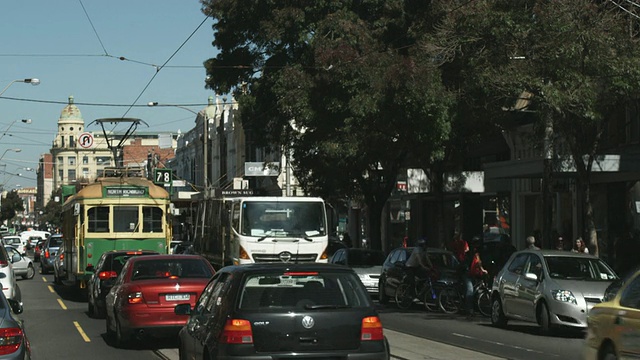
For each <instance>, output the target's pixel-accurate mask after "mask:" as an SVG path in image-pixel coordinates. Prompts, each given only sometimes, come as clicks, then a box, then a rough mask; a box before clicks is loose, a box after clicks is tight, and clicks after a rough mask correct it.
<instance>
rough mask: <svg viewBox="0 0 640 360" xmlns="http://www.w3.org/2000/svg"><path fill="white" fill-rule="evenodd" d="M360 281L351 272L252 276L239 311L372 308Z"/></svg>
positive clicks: (245, 287) (243, 293)
mask: <svg viewBox="0 0 640 360" xmlns="http://www.w3.org/2000/svg"><path fill="white" fill-rule="evenodd" d="M370 306H372V305H371V301H370V298H369V297H368V295H367V292H366V289H365V288H364V286H363V285H362V283H361V282H360V279H359V278H358V277H357V276H356V275H355V274H353V273H348V272H321V273H318V272H300V273H297V272H285V273H282V272H279V273H278V272H276V273H271V274H259V275H258V274H255V275H249V276H247V278H246V279H245V281H244V285H243V288H242V295H241V299H240V304H239V308H240V309H243V310H260V311H262V310H268V309H270V308H279V309H282V308H304V309H323V308H326V309H333V308H352V307H370Z"/></svg>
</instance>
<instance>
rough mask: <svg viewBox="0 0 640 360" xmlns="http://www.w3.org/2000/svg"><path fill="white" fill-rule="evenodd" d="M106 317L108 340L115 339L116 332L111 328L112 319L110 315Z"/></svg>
mask: <svg viewBox="0 0 640 360" xmlns="http://www.w3.org/2000/svg"><path fill="white" fill-rule="evenodd" d="M105 319H106V320H105V324H106V325H107V340H108V341H111V340H115V335H116V333H115V332H114V331H113V330H111V321H110V320H109V316H106V317H105Z"/></svg>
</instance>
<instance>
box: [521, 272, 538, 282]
mask: <svg viewBox="0 0 640 360" xmlns="http://www.w3.org/2000/svg"><path fill="white" fill-rule="evenodd" d="M524 277H525V278H526V279H529V280H533V281H538V275H536V274H534V273H526V274H524Z"/></svg>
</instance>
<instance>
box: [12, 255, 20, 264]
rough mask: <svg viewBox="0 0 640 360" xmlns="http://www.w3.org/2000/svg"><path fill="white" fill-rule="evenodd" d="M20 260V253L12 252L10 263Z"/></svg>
mask: <svg viewBox="0 0 640 360" xmlns="http://www.w3.org/2000/svg"><path fill="white" fill-rule="evenodd" d="M20 260H22V255H20V254H13V255H12V256H11V262H12V263H15V262H18V261H20Z"/></svg>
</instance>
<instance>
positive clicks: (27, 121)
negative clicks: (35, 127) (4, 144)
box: [0, 119, 31, 140]
mask: <svg viewBox="0 0 640 360" xmlns="http://www.w3.org/2000/svg"><path fill="white" fill-rule="evenodd" d="M20 121H22V122H23V123H24V124H31V119H21V120H20ZM17 122H18V120H13V122H11V124H9V126H7V129H6V130H5V131H4V132H3V133H2V135H0V140H2V138H3V137H4V136H5V135H7V133H8V132H9V129H11V127H12V126H13V124H15V123H17Z"/></svg>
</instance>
